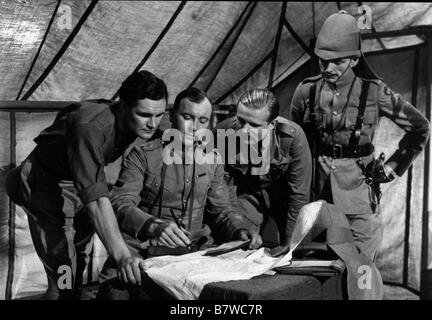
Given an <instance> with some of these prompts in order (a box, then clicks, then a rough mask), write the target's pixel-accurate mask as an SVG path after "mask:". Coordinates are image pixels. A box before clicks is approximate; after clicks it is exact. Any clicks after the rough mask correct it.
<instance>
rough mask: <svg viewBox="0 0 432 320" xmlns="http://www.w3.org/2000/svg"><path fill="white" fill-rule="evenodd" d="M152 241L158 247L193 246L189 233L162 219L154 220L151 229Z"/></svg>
mask: <svg viewBox="0 0 432 320" xmlns="http://www.w3.org/2000/svg"><path fill="white" fill-rule="evenodd" d="M149 235H150V238H151V240H153V241H155V242H156V243H157V245H162V246H167V247H170V248H176V247H187V246H189V245H190V244H191V241H190V239H189V238H188V235H190V234H189V232H187V231H186V230H185V229H183V228H181V227H179V226H178V225H177V224H175V223H174V222H167V221H163V220H161V219H155V220H153V222H152V224H151V225H150V228H149Z"/></svg>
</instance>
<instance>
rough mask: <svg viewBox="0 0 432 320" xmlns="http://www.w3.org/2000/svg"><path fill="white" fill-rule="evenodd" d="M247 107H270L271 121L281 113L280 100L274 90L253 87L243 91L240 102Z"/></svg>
mask: <svg viewBox="0 0 432 320" xmlns="http://www.w3.org/2000/svg"><path fill="white" fill-rule="evenodd" d="M240 103H241V104H242V105H244V106H245V107H246V108H251V109H263V108H268V109H269V111H270V119H269V120H270V121H272V120H273V119H274V118H276V117H277V116H278V115H279V102H278V101H277V99H276V96H275V94H274V93H273V92H271V91H270V90H267V89H260V88H257V89H252V90H249V91H246V92H245V93H243V94H242V95H241V97H240V99H239V102H238V104H240Z"/></svg>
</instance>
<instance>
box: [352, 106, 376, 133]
mask: <svg viewBox="0 0 432 320" xmlns="http://www.w3.org/2000/svg"><path fill="white" fill-rule="evenodd" d="M357 115H358V110H357V109H348V110H347V111H346V114H345V127H346V128H348V129H353V128H354V126H355V124H356V122H357ZM378 119H379V118H378V112H377V110H376V108H374V107H367V108H366V110H365V112H364V117H363V123H362V125H369V126H371V125H375V124H377V123H378Z"/></svg>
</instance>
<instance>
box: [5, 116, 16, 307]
mask: <svg viewBox="0 0 432 320" xmlns="http://www.w3.org/2000/svg"><path fill="white" fill-rule="evenodd" d="M9 120H10V137H9V141H10V146H9V147H10V164H9V170H12V169H14V168H15V166H16V118H15V112H10V113H9ZM14 269H15V204H14V203H13V201H12V200H10V199H9V263H8V273H7V280H6V292H5V299H6V300H11V299H12V285H13V278H14Z"/></svg>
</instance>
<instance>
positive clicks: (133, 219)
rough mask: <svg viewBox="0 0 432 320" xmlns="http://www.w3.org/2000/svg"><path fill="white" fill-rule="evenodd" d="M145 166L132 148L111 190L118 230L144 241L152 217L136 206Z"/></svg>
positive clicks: (138, 201) (138, 154)
mask: <svg viewBox="0 0 432 320" xmlns="http://www.w3.org/2000/svg"><path fill="white" fill-rule="evenodd" d="M146 168H147V165H146V161H145V160H144V159H143V157H142V156H141V155H140V153H139V151H138V150H137V149H135V148H134V149H132V151H131V152H130V153H129V154H128V155H127V156H126V158H125V159H124V161H123V163H122V166H121V169H120V174H119V178H118V180H117V182H116V183H115V185H114V187H113V190H112V192H111V201H112V204H113V208H114V211H115V213H116V217H117V221H118V224H119V227H120V230H121V231H123V232H125V233H127V234H128V235H130V236H132V237H134V238H136V239H138V240H140V241H145V237H146V236H147V233H146V231H147V229H148V226H149V225H150V223H151V222H152V221H153V219H154V217H153V216H152V215H150V214H148V213H147V212H144V211H143V210H141V209H140V208H139V207H138V205H139V203H140V201H141V196H140V193H141V191H142V188H143V181H144V172H145V170H146Z"/></svg>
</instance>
